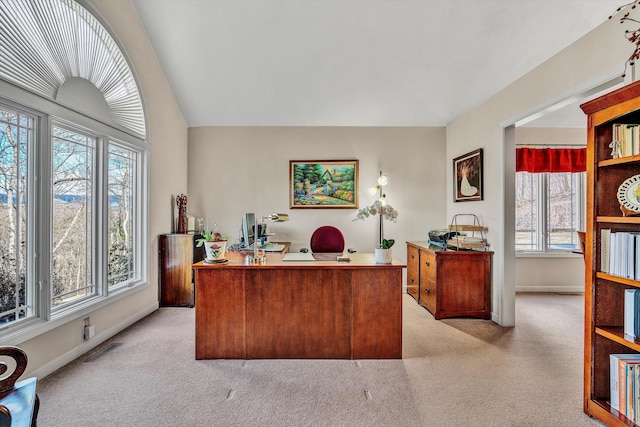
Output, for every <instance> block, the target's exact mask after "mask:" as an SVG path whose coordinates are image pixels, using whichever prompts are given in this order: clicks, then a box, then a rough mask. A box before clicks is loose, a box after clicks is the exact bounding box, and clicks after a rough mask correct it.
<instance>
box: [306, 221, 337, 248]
mask: <svg viewBox="0 0 640 427" xmlns="http://www.w3.org/2000/svg"><path fill="white" fill-rule="evenodd" d="M343 251H344V236H343V235H342V232H341V231H340V230H338V229H337V228H336V227H333V226H331V225H323V226H322V227H319V228H318V229H316V231H314V232H313V234H312V235H311V252H317V253H322V252H325V253H326V252H335V253H342V252H343Z"/></svg>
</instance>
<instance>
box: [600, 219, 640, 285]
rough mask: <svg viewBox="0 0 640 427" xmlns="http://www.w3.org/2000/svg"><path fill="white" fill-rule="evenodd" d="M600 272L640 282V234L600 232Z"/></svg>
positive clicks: (604, 230)
mask: <svg viewBox="0 0 640 427" xmlns="http://www.w3.org/2000/svg"><path fill="white" fill-rule="evenodd" d="M600 236H601V237H600V271H602V272H603V273H607V274H611V275H612V276H618V277H624V278H627V279H632V280H638V281H640V233H637V232H631V231H611V230H610V229H602V230H600Z"/></svg>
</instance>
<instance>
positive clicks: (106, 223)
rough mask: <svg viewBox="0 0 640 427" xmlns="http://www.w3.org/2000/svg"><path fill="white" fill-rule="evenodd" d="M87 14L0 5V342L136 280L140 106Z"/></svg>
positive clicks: (18, 0)
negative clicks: (0, 45)
mask: <svg viewBox="0 0 640 427" xmlns="http://www.w3.org/2000/svg"><path fill="white" fill-rule="evenodd" d="M88 7H90V3H88V2H85V1H84V0H78V1H76V0H46V1H33V0H8V1H0V40H2V41H3V42H2V49H0V94H1V95H0V341H2V340H3V339H4V338H6V337H14V336H18V335H21V334H23V336H22V337H23V338H24V337H32V336H36V335H37V334H38V333H40V332H43V331H45V330H47V329H48V328H53V327H56V324H58V321H59V320H61V319H63V318H68V317H72V316H80V315H83V313H85V312H89V311H91V310H94V309H95V308H96V307H99V306H100V305H103V304H107V303H109V302H110V301H112V300H113V298H119V297H123V296H126V295H128V292H129V290H131V289H135V287H136V286H138V285H142V284H144V283H145V280H146V269H145V266H146V259H145V256H146V251H145V249H144V246H143V242H144V241H145V240H146V225H145V221H144V215H146V211H145V209H144V206H145V203H146V202H145V200H146V199H145V198H146V194H147V183H146V179H145V174H144V173H143V171H146V170H148V168H147V164H146V162H147V159H148V155H147V154H148V151H149V145H148V143H147V141H146V119H145V115H144V110H143V104H142V99H141V97H140V91H139V89H138V86H137V82H136V79H135V76H134V75H133V73H132V70H131V67H130V66H129V62H128V61H127V58H126V57H125V55H124V53H123V51H122V50H121V49H120V46H119V44H118V43H117V41H116V40H115V39H114V38H113V37H112V35H111V34H110V32H109V30H108V29H107V28H105V27H104V26H103V25H102V23H101V22H100V20H99V18H96V16H94V15H93V14H92V13H91V11H90V10H89V9H88ZM14 341H15V340H14Z"/></svg>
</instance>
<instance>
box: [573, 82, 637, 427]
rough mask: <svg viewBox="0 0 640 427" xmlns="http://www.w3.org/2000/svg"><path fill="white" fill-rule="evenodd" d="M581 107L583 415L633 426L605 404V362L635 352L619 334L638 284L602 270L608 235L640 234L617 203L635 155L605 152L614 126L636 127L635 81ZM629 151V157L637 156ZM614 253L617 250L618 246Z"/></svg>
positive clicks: (633, 345) (608, 390)
mask: <svg viewBox="0 0 640 427" xmlns="http://www.w3.org/2000/svg"><path fill="white" fill-rule="evenodd" d="M581 108H582V110H583V111H584V112H585V113H586V114H587V116H588V118H587V126H588V130H587V183H588V184H587V223H586V230H585V231H586V242H585V254H584V255H585V263H586V270H585V324H584V328H585V329H584V346H585V348H584V412H585V413H586V414H588V415H590V416H593V417H595V418H597V419H599V420H600V421H602V422H604V423H605V424H607V425H609V426H635V425H636V424H634V423H633V421H632V420H630V419H628V418H627V417H626V416H625V415H624V414H623V413H621V412H619V411H617V410H616V409H614V408H612V407H611V404H610V403H609V402H610V399H611V382H610V378H609V377H610V375H609V373H610V366H609V361H610V355H611V354H638V353H640V340H638V339H633V338H631V337H630V336H628V335H625V334H624V332H623V331H624V298H625V297H624V294H625V290H627V289H634V288H640V282H639V281H636V280H632V279H628V278H625V277H619V276H615V275H611V274H608V273H604V272H603V271H601V270H605V271H608V267H606V268H601V266H611V264H607V260H610V256H613V255H612V254H611V252H610V248H609V243H610V242H609V235H613V233H621V234H620V235H625V234H626V235H629V234H631V233H635V232H640V217H638V216H623V214H622V211H621V209H620V204H619V202H618V199H617V192H618V188H619V187H620V185H621V184H622V183H623V182H624V181H625V180H626V179H628V178H630V177H632V176H634V175H637V174H640V155H629V156H626V157H620V158H616V159H613V158H612V155H611V147H610V144H611V142H612V141H613V140H614V139H617V136H618V135H619V134H618V133H617V130H616V129H618V130H619V129H620V128H621V126H618V124H640V82H634V83H631V84H629V85H627V86H625V87H623V88H621V89H618V90H615V91H613V92H610V93H608V94H606V95H603V96H601V97H599V98H596V99H594V100H592V101H589V102H587V103H585V104H583V105H582V106H581ZM634 150H635V151H633V153H637V152H638V151H637V150H636V149H634ZM623 241H624V240H623ZM603 244H604V249H603V248H602V246H603ZM622 248H624V246H622ZM617 250H618V251H620V250H621V247H620V246H617ZM623 251H624V249H623ZM619 254H620V252H618V253H617V254H616V256H617V257H618V256H619ZM603 260H604V261H603ZM611 261H612V260H611ZM615 266H616V267H618V266H619V264H615ZM622 271H627V270H624V268H623V269H622ZM627 274H628V273H627ZM630 277H634V274H630ZM636 277H637V276H636Z"/></svg>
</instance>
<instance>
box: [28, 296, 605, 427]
mask: <svg viewBox="0 0 640 427" xmlns="http://www.w3.org/2000/svg"><path fill="white" fill-rule="evenodd" d="M194 313H195V311H194V310H193V309H182V308H162V309H160V310H158V311H157V312H155V313H153V314H151V315H150V316H148V317H147V318H145V319H143V320H142V321H140V322H138V323H137V324H135V325H133V326H132V327H130V328H129V329H127V330H125V331H123V332H122V333H120V334H118V335H116V336H115V337H113V338H112V339H111V340H109V341H107V342H105V343H103V344H102V345H101V346H99V347H98V348H96V349H95V350H94V351H92V352H91V353H89V354H87V355H85V356H83V357H81V358H80V359H78V360H76V361H74V362H73V363H71V364H69V365H68V366H66V367H64V368H62V369H60V370H59V371H57V372H55V373H54V374H52V375H49V376H48V377H46V378H44V379H42V380H41V381H39V383H38V394H39V396H40V399H41V408H40V416H39V417H38V424H39V426H40V427H48V426H60V427H63V426H64V427H74V426H78V427H80V426H82V427H84V426H601V425H602V424H601V423H599V422H598V421H595V420H592V419H590V418H589V417H587V416H586V415H585V414H584V413H583V412H582V362H583V360H582V335H583V332H582V327H583V326H582V322H583V297H582V296H580V295H556V294H521V295H518V297H517V298H516V313H517V317H516V324H517V326H516V327H515V328H502V327H500V326H498V325H496V324H495V323H493V322H491V321H485V320H478V319H446V320H441V321H436V320H434V319H433V317H432V316H431V314H429V312H428V311H426V310H424V309H423V308H422V307H420V306H419V305H418V304H417V303H416V302H415V300H413V299H412V298H411V297H410V296H408V295H405V296H404V319H403V321H404V325H403V342H404V343H403V359H402V360H382V361H370V360H360V361H348V360H249V361H242V360H207V361H197V360H195V358H194V352H195V350H194Z"/></svg>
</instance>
